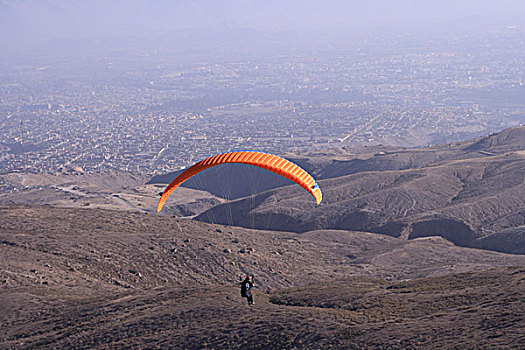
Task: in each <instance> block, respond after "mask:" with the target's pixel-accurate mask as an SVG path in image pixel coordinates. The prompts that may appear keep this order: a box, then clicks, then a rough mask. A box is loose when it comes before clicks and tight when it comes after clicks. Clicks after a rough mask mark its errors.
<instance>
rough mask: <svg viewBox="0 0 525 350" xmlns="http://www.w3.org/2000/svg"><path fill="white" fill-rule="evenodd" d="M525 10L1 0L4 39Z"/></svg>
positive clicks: (503, 2) (356, 3) (364, 3)
mask: <svg viewBox="0 0 525 350" xmlns="http://www.w3.org/2000/svg"><path fill="white" fill-rule="evenodd" d="M524 14H525V1H523V0H439V1H438V0H433V1H428V0H322V1H321V0H318V1H313V0H236V1H233V0H202V1H199V0H193V1H192V0H178V1H177V0H92V1H87V0H0V44H1V45H2V47H10V46H12V45H13V44H16V45H17V46H25V45H33V44H35V43H39V42H42V41H44V40H48V39H55V38H68V39H77V38H104V37H114V36H140V37H157V36H160V35H165V34H168V33H170V32H172V31H174V30H180V29H191V30H196V31H199V30H202V31H207V30H210V28H212V29H213V28H217V27H227V28H230V29H235V28H251V29H254V30H257V31H261V32H273V33H275V32H279V31H288V32H290V31H297V32H316V31H323V32H330V31H331V30H333V31H341V30H343V31H344V30H352V29H355V28H366V27H382V26H387V25H395V26H403V25H414V24H415V25H419V24H423V23H439V22H444V21H449V20H458V19H461V18H465V17H472V16H478V17H481V18H506V17H513V16H514V17H515V16H520V15H521V16H523V15H524ZM511 24H516V23H511Z"/></svg>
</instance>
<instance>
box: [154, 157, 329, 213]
mask: <svg viewBox="0 0 525 350" xmlns="http://www.w3.org/2000/svg"><path fill="white" fill-rule="evenodd" d="M228 163H242V164H248V165H253V166H256V167H259V168H262V169H266V170H269V171H271V172H273V173H275V174H277V175H281V176H283V177H285V178H287V179H289V180H291V181H293V182H295V183H296V184H298V185H299V186H301V187H302V188H304V189H305V190H306V191H308V193H310V194H311V195H312V196H313V197H314V199H315V201H316V203H317V204H319V203H321V201H322V199H323V194H322V192H321V188H319V185H318V184H317V182H316V181H315V180H314V178H313V177H312V176H311V175H310V174H308V173H307V172H306V171H305V170H303V169H302V168H301V167H299V166H298V165H297V164H294V163H292V162H290V161H289V160H286V159H284V158H282V157H279V156H276V155H273V154H269V153H264V152H257V151H233V152H226V153H221V154H217V155H214V156H211V157H208V158H206V159H203V160H201V161H200V162H198V163H195V164H193V165H192V166H191V167H189V168H188V169H186V170H185V171H183V172H182V173H181V174H179V176H177V177H176V178H175V179H174V180H173V181H172V182H171V183H170V184H169V185H168V187H166V189H165V190H164V193H162V196H161V197H160V200H159V203H158V204H157V212H160V211H161V210H162V208H163V207H164V204H165V203H166V201H167V200H168V197H169V196H170V195H171V194H172V193H173V191H175V189H177V187H179V186H180V185H181V184H182V183H183V182H184V181H186V180H187V179H189V178H190V177H192V176H193V175H195V174H198V173H200V172H201V171H203V170H206V169H208V168H211V167H214V166H217V165H221V164H228Z"/></svg>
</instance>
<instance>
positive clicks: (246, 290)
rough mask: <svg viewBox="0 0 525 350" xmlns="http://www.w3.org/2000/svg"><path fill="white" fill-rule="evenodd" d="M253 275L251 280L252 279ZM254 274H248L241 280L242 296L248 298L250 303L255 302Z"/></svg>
mask: <svg viewBox="0 0 525 350" xmlns="http://www.w3.org/2000/svg"><path fill="white" fill-rule="evenodd" d="M250 277H251V280H250ZM239 279H241V280H242V277H240V276H239ZM253 280H254V277H253V275H248V276H246V278H245V279H244V280H243V281H241V283H240V285H241V297H243V298H247V299H248V304H253V294H252V288H253Z"/></svg>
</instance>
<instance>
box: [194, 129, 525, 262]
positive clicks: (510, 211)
mask: <svg viewBox="0 0 525 350" xmlns="http://www.w3.org/2000/svg"><path fill="white" fill-rule="evenodd" d="M375 151H377V150H375ZM322 157H324V158H325V161H323V162H321V161H317V162H316V160H319V159H321V158H322ZM352 157H353V158H352ZM306 158H307V157H306ZM326 158H332V159H331V160H329V161H326ZM304 163H305V162H303V166H305V164H304ZM307 164H308V166H305V168H306V169H307V170H309V171H310V172H311V173H313V174H317V175H318V179H321V180H320V181H319V184H320V186H321V188H322V189H323V194H324V197H323V202H322V203H321V205H320V206H316V205H315V203H313V202H312V201H310V200H309V198H308V197H307V196H305V193H304V191H302V190H301V189H299V188H298V187H297V186H287V187H283V188H279V189H276V190H271V191H266V192H264V193H260V194H256V195H254V196H250V197H246V198H243V199H239V200H237V201H234V202H230V203H227V204H222V205H219V206H216V207H213V208H211V209H210V210H208V211H206V212H204V213H202V214H200V215H199V216H197V218H196V219H197V220H202V221H212V222H215V223H224V224H229V225H238V226H243V227H254V228H263V229H271V230H285V231H294V232H306V231H310V230H316V229H345V230H360V231H368V232H377V233H382V234H386V235H390V236H394V237H403V238H406V239H413V238H417V237H424V236H442V237H444V238H446V239H448V240H450V241H452V242H454V243H455V244H457V245H461V246H469V247H479V248H484V249H492V250H497V251H503V252H510V253H518V254H525V233H524V232H525V181H524V180H525V127H518V128H513V129H509V130H504V131H502V132H501V133H498V134H494V135H490V136H487V137H484V138H480V139H477V140H473V141H468V142H459V143H454V144H448V145H440V146H436V147H429V148H423V149H399V150H391V151H380V152H376V153H374V154H373V155H371V154H370V153H369V154H367V153H360V154H353V155H351V154H347V155H343V156H341V155H340V154H338V155H332V156H330V155H328V154H325V155H322V156H320V155H317V156H316V155H312V156H311V157H310V158H309V159H308V161H307ZM316 166H317V167H316Z"/></svg>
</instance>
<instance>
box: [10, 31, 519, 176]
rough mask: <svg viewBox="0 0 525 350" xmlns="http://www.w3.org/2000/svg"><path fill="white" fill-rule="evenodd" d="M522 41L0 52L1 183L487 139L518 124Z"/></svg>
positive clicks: (511, 37) (483, 36) (501, 35)
mask: <svg viewBox="0 0 525 350" xmlns="http://www.w3.org/2000/svg"><path fill="white" fill-rule="evenodd" d="M426 37H427V38H428V37H429V36H428V35H427V36H426ZM430 37H432V36H430ZM445 37H446V38H448V37H449V36H443V38H445ZM524 41H525V40H524V36H523V35H522V31H518V29H516V28H514V27H511V26H496V27H495V28H490V29H487V30H486V32H480V33H478V34H472V32H468V33H465V34H464V35H463V36H458V37H457V38H456V40H452V41H451V40H450V39H446V40H445V39H440V37H436V38H435V40H433V41H422V39H418V37H417V36H414V37H411V36H406V35H397V36H396V35H394V34H393V35H392V36H390V37H388V38H377V37H373V36H372V37H366V36H364V37H363V38H362V39H360V40H354V41H349V42H348V43H347V44H345V45H343V44H341V43H339V44H337V45H336V44H334V45H332V46H330V45H326V47H325V48H323V49H315V50H314V49H305V50H304V51H294V52H290V53H289V54H288V55H279V56H270V55H246V56H235V57H228V56H223V57H221V58H217V57H215V58H209V59H206V58H205V57H206V56H205V55H201V56H199V59H196V60H193V61H192V60H188V59H186V60H180V57H182V56H183V55H182V54H180V53H176V52H171V51H169V50H165V51H162V50H150V51H146V52H145V51H140V50H139V51H132V52H129V53H127V52H126V53H123V52H121V51H115V52H110V53H107V54H104V55H95V54H93V55H91V56H89V55H88V56H82V55H77V56H75V55H73V54H70V55H64V56H60V55H51V54H50V55H49V57H48V56H46V55H44V54H41V56H39V57H37V58H36V57H31V56H29V57H24V59H22V60H18V59H17V58H12V57H9V56H8V55H4V56H2V60H3V63H2V65H1V67H0V68H1V70H0V72H1V79H0V173H7V172H13V171H23V172H39V173H40V172H44V173H62V172H70V171H84V172H100V171H106V170H112V169H113V170H114V169H118V170H125V171H126V170H127V171H133V172H137V173H141V174H148V175H153V174H159V173H163V172H168V171H173V170H175V169H180V168H181V167H184V166H187V165H188V164H190V163H191V162H194V161H196V160H199V159H202V158H205V157H207V156H208V155H210V154H213V153H217V152H223V151H229V150H234V149H253V150H264V151H266V152H273V153H276V154H282V153H285V152H294V151H295V152H296V151H301V150H305V149H312V148H324V147H343V146H344V147H353V146H357V145H370V144H392V145H400V146H421V145H431V144H436V143H443V142H452V141H454V140H459V139H464V138H470V137H475V136H479V135H486V134H489V133H491V132H495V131H498V130H501V129H503V128H507V127H511V126H515V125H519V124H522V123H523V122H525V86H524V84H525V42H524ZM185 57H186V56H185ZM203 57H204V58H203ZM186 58H187V57H186Z"/></svg>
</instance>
